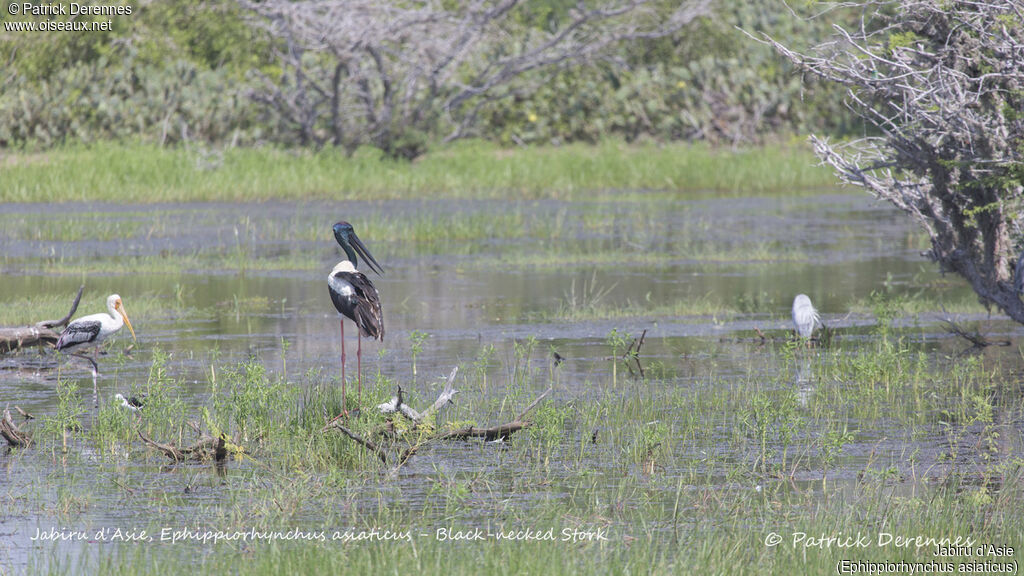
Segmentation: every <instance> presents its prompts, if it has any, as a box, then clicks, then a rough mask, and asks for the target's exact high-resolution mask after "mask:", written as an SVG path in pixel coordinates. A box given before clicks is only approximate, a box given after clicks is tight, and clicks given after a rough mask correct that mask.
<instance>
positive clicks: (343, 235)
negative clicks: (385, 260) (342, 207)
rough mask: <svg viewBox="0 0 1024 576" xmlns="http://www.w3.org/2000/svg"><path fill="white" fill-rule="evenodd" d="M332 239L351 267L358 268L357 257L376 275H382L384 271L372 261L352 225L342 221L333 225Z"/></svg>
mask: <svg viewBox="0 0 1024 576" xmlns="http://www.w3.org/2000/svg"><path fill="white" fill-rule="evenodd" d="M334 239H335V240H337V241H338V244H341V247H342V249H343V250H345V254H346V255H347V256H348V259H349V261H351V262H352V265H353V266H356V267H358V266H359V262H358V261H357V259H356V257H357V255H358V256H359V257H361V258H362V259H363V260H364V261H366V265H367V266H369V267H370V270H373V271H374V272H376V273H377V274H381V275H383V274H384V270H383V269H382V268H381V267H380V264H378V263H377V260H375V259H374V257H373V255H372V254H370V251H369V250H368V249H367V248H366V245H365V244H363V242H362V240H360V239H359V237H358V236H356V231H355V230H353V229H352V225H351V224H349V223H348V222H345V221H344V220H343V221H341V222H338V223H337V224H335V225H334Z"/></svg>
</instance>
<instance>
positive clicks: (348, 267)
mask: <svg viewBox="0 0 1024 576" xmlns="http://www.w3.org/2000/svg"><path fill="white" fill-rule="evenodd" d="M355 271H356V267H355V266H353V265H352V263H351V262H349V261H348V260H342V261H341V262H338V264H337V265H336V266H335V267H334V270H331V275H332V276H333V275H335V274H337V273H338V272H348V273H352V272H355Z"/></svg>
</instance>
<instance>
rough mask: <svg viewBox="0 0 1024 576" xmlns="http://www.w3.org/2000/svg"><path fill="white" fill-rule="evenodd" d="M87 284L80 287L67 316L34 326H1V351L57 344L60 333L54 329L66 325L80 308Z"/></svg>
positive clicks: (37, 323)
mask: <svg viewBox="0 0 1024 576" xmlns="http://www.w3.org/2000/svg"><path fill="white" fill-rule="evenodd" d="M83 290H85V286H82V287H80V288H79V289H78V295H77V296H75V301H74V302H73V303H72V304H71V310H70V311H69V312H68V314H67V316H65V317H63V318H61V319H60V320H43V321H42V322H36V323H35V324H33V325H32V326H23V327H18V328H0V353H3V352H12V351H14V350H20V349H21V348H25V347H28V346H45V345H47V344H50V345H52V344H56V343H57V339H58V338H60V333H59V332H57V331H56V330H54V328H55V327H57V326H66V325H67V323H68V322H69V321H70V320H71V317H72V316H74V315H75V312H76V311H77V310H78V303H79V302H80V301H81V300H82V291H83Z"/></svg>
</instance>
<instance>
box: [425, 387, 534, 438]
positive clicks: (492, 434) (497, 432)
mask: <svg viewBox="0 0 1024 576" xmlns="http://www.w3.org/2000/svg"><path fill="white" fill-rule="evenodd" d="M550 393H551V388H548V389H547V390H545V391H544V393H543V394H541V395H540V396H538V397H537V398H536V399H534V401H533V402H531V403H530V405H529V406H527V407H526V409H525V410H523V411H522V412H520V413H519V415H518V416H516V418H515V420H513V421H511V422H506V423H504V424H499V425H497V426H491V427H490V428H477V427H475V426H467V427H466V428H460V429H458V430H450V431H448V432H445V433H443V434H440V435H439V436H438V437H437V440H468V439H470V438H483V439H484V440H487V441H493V440H499V439H500V440H508V439H509V437H511V436H512V434H513V433H514V432H518V431H520V430H522V429H523V428H529V427H530V425H532V424H533V422H532V421H530V420H528V419H527V416H528V415H529V414H530V412H532V411H533V409H534V408H536V407H537V405H538V404H540V401H541V400H543V399H544V398H547V396H548V394H550Z"/></svg>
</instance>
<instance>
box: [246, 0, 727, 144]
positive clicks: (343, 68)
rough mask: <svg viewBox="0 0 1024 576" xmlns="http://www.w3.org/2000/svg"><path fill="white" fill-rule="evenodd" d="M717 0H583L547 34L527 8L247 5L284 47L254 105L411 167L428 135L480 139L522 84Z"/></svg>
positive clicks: (497, 3)
mask: <svg viewBox="0 0 1024 576" xmlns="http://www.w3.org/2000/svg"><path fill="white" fill-rule="evenodd" d="M710 1H711V0H685V1H683V2H679V3H674V4H673V5H672V7H671V8H666V5H665V3H663V2H660V3H659V2H654V1H651V0H598V1H596V2H584V1H582V0H581V1H580V2H579V3H578V4H577V5H576V6H575V8H573V9H571V10H570V11H569V13H568V14H566V15H565V17H564V18H561V19H560V23H559V24H557V25H555V26H552V27H550V29H547V30H542V29H540V28H539V27H535V26H528V25H525V24H523V23H522V22H519V21H517V19H516V18H515V16H516V14H517V12H516V11H517V10H527V8H524V7H523V6H521V5H522V4H526V3H523V2H520V1H519V0H444V1H443V0H411V1H397V0H326V1H302V0H299V1H292V0H265V1H261V2H257V1H250V0H239V2H240V4H241V5H242V6H243V7H245V8H246V9H248V10H249V11H250V12H251V13H252V14H253V15H255V16H256V20H257V21H258V22H259V23H260V25H262V26H263V27H264V28H265V29H266V30H267V31H268V32H269V33H270V34H271V36H272V37H273V38H275V39H276V40H277V48H276V50H277V52H276V56H277V59H278V61H279V62H280V64H281V67H282V74H281V75H280V77H279V78H267V77H265V76H264V77H263V89H262V90H259V91H257V92H255V93H254V94H253V97H254V98H255V99H256V100H257V101H259V102H263V103H265V104H266V105H267V106H268V107H269V109H271V110H273V111H274V112H275V113H276V114H277V116H278V117H279V119H280V121H281V122H284V123H285V124H286V125H288V126H291V127H292V128H293V129H295V130H296V132H297V134H298V141H299V143H301V144H304V145H316V146H322V145H327V144H330V145H334V146H341V147H344V148H345V149H347V150H349V151H351V150H353V149H354V148H356V147H358V146H360V145H363V144H371V145H373V146H377V147H379V148H380V149H382V150H384V151H385V152H386V153H387V154H389V155H391V156H397V157H406V158H413V157H415V156H418V155H419V154H422V153H423V151H424V150H425V143H426V138H427V136H428V135H431V134H436V133H438V132H439V131H441V132H442V133H446V134H447V136H446V140H454V139H457V138H461V137H464V136H466V135H468V134H471V133H472V130H473V128H474V126H475V125H476V121H477V117H478V114H479V112H480V110H481V108H482V107H483V106H485V105H486V104H487V103H488V102H492V101H495V100H498V99H501V98H505V97H508V96H510V95H512V94H514V93H515V91H517V90H519V91H523V90H528V89H529V83H528V82H524V78H526V77H530V78H532V79H533V80H534V81H540V79H542V78H543V72H544V71H545V70H548V69H557V68H559V67H563V66H570V65H573V64H578V63H581V62H586V61H589V60H593V59H596V58H601V57H605V56H608V55H609V53H610V50H611V49H612V48H614V47H615V46H617V45H619V44H620V43H622V42H626V41H630V40H639V39H647V38H657V37H661V36H664V35H667V34H672V33H674V32H676V31H678V30H679V29H680V28H681V27H682V26H684V25H685V24H687V23H688V22H690V21H692V20H693V19H694V18H696V17H698V16H700V15H702V14H704V13H705V12H706V9H707V5H708V4H709V3H710Z"/></svg>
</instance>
